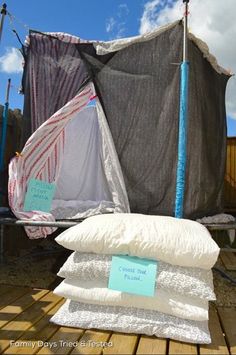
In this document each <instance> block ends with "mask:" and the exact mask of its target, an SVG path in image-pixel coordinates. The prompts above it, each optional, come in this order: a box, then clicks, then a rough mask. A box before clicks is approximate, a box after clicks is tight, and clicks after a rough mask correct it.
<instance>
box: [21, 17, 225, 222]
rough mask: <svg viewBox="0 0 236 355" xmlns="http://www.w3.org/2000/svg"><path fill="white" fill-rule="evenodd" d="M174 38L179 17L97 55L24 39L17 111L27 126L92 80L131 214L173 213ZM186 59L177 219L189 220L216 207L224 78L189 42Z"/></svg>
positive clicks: (177, 46)
mask: <svg viewBox="0 0 236 355" xmlns="http://www.w3.org/2000/svg"><path fill="white" fill-rule="evenodd" d="M182 37H183V27H182V24H181V23H179V24H177V25H176V26H174V27H172V28H169V29H167V30H166V31H164V32H162V33H160V34H159V35H157V36H156V37H155V38H152V39H150V40H148V41H145V42H140V43H134V44H132V45H129V46H128V47H126V48H123V49H121V50H118V51H117V52H114V53H112V54H109V55H106V56H99V55H97V54H96V53H95V50H94V49H93V48H92V45H91V44H70V43H63V42H61V41H59V40H56V39H52V38H50V37H47V36H43V37H42V38H43V40H42V38H40V40H39V37H37V36H36V35H34V36H33V35H32V38H31V41H30V43H31V44H30V47H29V49H28V51H29V54H28V60H27V65H26V68H25V73H24V74H25V114H27V115H29V116H31V125H32V122H34V125H36V126H37V124H38V123H37V122H41V123H42V121H43V120H46V119H47V118H48V117H49V116H50V115H51V114H53V113H54V112H55V111H57V110H58V109H59V108H60V107H61V106H63V105H64V104H65V103H66V102H67V101H68V100H69V99H71V98H72V97H73V96H74V95H75V94H76V92H77V91H78V90H79V88H80V87H81V85H83V83H84V82H85V81H86V80H88V79H89V78H90V79H92V80H93V81H94V84H95V87H96V90H97V93H98V96H99V98H100V100H101V102H102V105H103V108H104V111H105V114H106V117H107V121H108V124H109V127H110V130H111V133H112V136H113V140H114V144H115V147H116V150H117V153H118V157H119V160H120V164H121V167H122V171H123V175H124V179H125V184H126V188H127V192H128V197H129V202H130V206H131V211H132V212H138V213H145V214H157V215H174V203H175V184H176V165H177V145H178V116H179V86H180V83H179V82H180V68H179V65H178V63H179V64H180V63H181V60H182V58H181V57H182ZM189 61H190V82H189V117H188V143H187V172H186V189H185V190H186V191H185V203H184V217H188V218H193V219H195V218H198V217H203V216H206V215H212V214H215V213H218V212H220V211H222V189H223V181H224V173H225V158H226V118H225V89H226V84H227V80H228V78H229V77H228V76H226V75H224V74H219V73H217V72H216V71H215V70H214V69H213V67H212V66H211V64H210V63H209V62H208V61H207V59H205V58H204V57H203V54H202V52H201V51H200V50H199V48H198V47H197V46H196V45H195V43H194V42H192V41H191V40H189ZM32 83H33V84H32ZM35 88H36V89H35ZM35 90H36V91H35ZM37 90H38V91H39V92H40V94H39V92H38V91H37ZM32 113H34V116H33V117H38V118H37V122H36V123H35V118H34V119H33V117H32ZM35 115H36V116H35Z"/></svg>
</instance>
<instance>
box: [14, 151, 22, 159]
mask: <svg viewBox="0 0 236 355" xmlns="http://www.w3.org/2000/svg"><path fill="white" fill-rule="evenodd" d="M15 153H16V157H17V158H19V157H23V154H21V153H19V152H15Z"/></svg>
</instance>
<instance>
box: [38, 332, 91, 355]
mask: <svg viewBox="0 0 236 355" xmlns="http://www.w3.org/2000/svg"><path fill="white" fill-rule="evenodd" d="M83 333H84V330H83V329H77V328H68V327H60V328H59V329H58V330H57V331H56V333H55V334H54V335H53V336H52V337H51V338H50V339H49V341H48V342H49V343H50V344H52V345H53V344H55V347H53V348H51V349H50V348H49V347H46V346H44V347H43V348H42V349H41V350H39V352H37V354H40V355H41V354H44V355H45V354H65V355H66V354H70V352H71V350H72V349H73V343H76V342H77V341H78V340H79V338H80V337H81V335H82V334H83ZM61 341H63V344H62V343H61Z"/></svg>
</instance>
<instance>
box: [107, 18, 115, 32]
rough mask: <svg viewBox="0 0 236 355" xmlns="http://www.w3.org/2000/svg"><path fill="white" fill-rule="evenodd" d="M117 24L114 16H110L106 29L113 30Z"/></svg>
mask: <svg viewBox="0 0 236 355" xmlns="http://www.w3.org/2000/svg"><path fill="white" fill-rule="evenodd" d="M115 24H116V21H115V19H114V17H110V18H109V19H108V20H107V23H106V31H107V32H108V33H109V32H111V31H113V29H114V26H115Z"/></svg>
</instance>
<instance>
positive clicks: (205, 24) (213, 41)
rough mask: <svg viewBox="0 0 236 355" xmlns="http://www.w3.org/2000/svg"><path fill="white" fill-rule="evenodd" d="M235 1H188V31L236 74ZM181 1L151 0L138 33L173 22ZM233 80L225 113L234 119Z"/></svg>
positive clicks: (235, 90)
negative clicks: (206, 45)
mask: <svg viewBox="0 0 236 355" xmlns="http://www.w3.org/2000/svg"><path fill="white" fill-rule="evenodd" d="M235 1H236V0H225V1H221V0H191V1H190V6H189V10H190V16H189V27H190V31H191V32H192V33H194V34H195V35H196V36H198V37H200V38H201V39H203V40H204V41H205V42H206V43H207V44H208V46H209V49H210V52H211V53H212V54H213V55H215V56H216V58H217V60H218V63H219V64H220V65H222V66H223V67H224V68H226V69H230V70H231V71H232V72H233V73H236V60H235V58H236V41H235V38H236V11H235ZM183 11H184V6H183V1H182V0H174V1H172V0H150V1H148V2H147V3H146V4H145V6H144V11H143V14H142V17H141V20H140V29H139V31H140V33H141V34H143V33H145V32H148V31H150V30H152V29H153V28H155V27H157V26H160V25H163V24H166V23H169V22H173V21H175V20H177V19H180V18H181V17H182V16H183ZM235 97H236V80H235V78H231V79H230V80H229V83H228V86H227V94H226V107H227V114H228V115H230V116H232V117H233V118H235V119H236V99H235Z"/></svg>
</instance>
